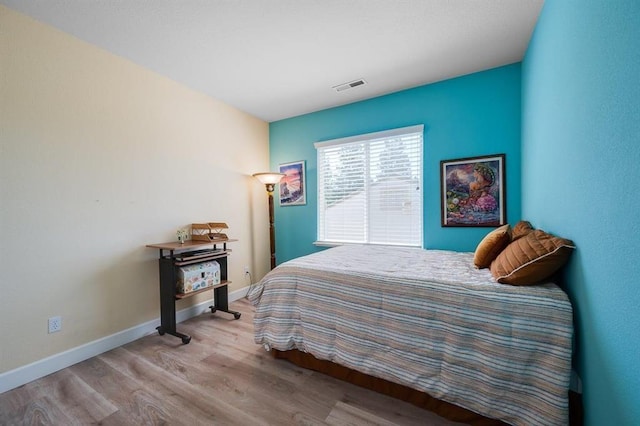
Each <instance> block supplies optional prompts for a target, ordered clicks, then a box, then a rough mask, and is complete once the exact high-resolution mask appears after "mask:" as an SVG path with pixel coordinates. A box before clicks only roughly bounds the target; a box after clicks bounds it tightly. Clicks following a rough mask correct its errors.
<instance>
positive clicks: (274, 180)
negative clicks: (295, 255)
mask: <svg viewBox="0 0 640 426" xmlns="http://www.w3.org/2000/svg"><path fill="white" fill-rule="evenodd" d="M283 176H284V173H271V172H268V173H255V174H254V175H253V177H255V178H256V179H258V180H259V181H260V182H262V183H264V185H265V186H266V188H267V195H268V196H269V242H270V243H271V269H273V268H275V267H276V228H275V225H274V224H273V190H274V189H275V188H276V185H277V184H278V182H280V179H282V177H283Z"/></svg>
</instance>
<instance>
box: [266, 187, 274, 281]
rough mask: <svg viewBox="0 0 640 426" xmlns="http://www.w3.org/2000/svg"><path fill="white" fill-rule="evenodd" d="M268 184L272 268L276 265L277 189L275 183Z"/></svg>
mask: <svg viewBox="0 0 640 426" xmlns="http://www.w3.org/2000/svg"><path fill="white" fill-rule="evenodd" d="M266 186H267V194H268V196H269V242H270V247H271V269H273V268H275V267H276V226H275V224H274V213H273V190H274V189H275V184H273V183H268V184H266Z"/></svg>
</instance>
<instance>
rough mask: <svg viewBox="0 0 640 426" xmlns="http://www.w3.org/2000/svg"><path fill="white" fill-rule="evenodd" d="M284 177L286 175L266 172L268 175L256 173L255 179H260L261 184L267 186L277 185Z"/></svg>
mask: <svg viewBox="0 0 640 426" xmlns="http://www.w3.org/2000/svg"><path fill="white" fill-rule="evenodd" d="M282 176H284V173H272V172H266V173H254V175H253V177H254V178H256V179H258V180H259V181H260V182H262V183H264V184H265V185H269V184H271V185H275V184H276V183H278V182H280V179H282Z"/></svg>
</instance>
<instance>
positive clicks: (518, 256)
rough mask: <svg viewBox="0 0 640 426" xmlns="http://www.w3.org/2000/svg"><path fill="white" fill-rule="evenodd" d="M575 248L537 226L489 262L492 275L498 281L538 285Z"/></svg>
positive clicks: (566, 258)
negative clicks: (536, 228)
mask: <svg viewBox="0 0 640 426" xmlns="http://www.w3.org/2000/svg"><path fill="white" fill-rule="evenodd" d="M574 249H575V246H574V245H573V242H572V241H570V240H566V239H564V238H558V237H555V236H553V235H551V234H547V233H546V232H544V231H541V230H539V229H538V230H535V231H532V232H529V233H528V234H527V235H525V236H524V237H521V238H519V239H517V240H515V241H513V242H512V243H511V244H509V245H508V246H507V248H505V249H504V250H503V251H502V253H500V254H499V255H498V257H496V259H495V260H494V261H493V262H492V263H491V274H492V275H493V277H494V278H495V279H496V280H497V281H498V282H499V283H504V284H512V285H531V284H537V283H539V282H541V281H543V280H545V279H547V278H549V277H551V275H553V274H554V273H555V272H556V271H557V270H558V269H560V268H561V267H562V266H563V265H564V264H565V263H566V262H567V261H568V260H569V257H570V256H571V253H572V252H573V250H574Z"/></svg>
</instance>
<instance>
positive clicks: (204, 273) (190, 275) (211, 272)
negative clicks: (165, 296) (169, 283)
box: [176, 260, 220, 293]
mask: <svg viewBox="0 0 640 426" xmlns="http://www.w3.org/2000/svg"><path fill="white" fill-rule="evenodd" d="M216 284H220V264H219V263H218V262H216V261H215V260H212V261H209V262H202V263H196V264H194V265H189V266H181V267H179V268H178V283H177V286H176V291H177V292H178V293H191V292H192V291H196V290H201V289H203V288H208V287H213V286H214V285H216Z"/></svg>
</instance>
